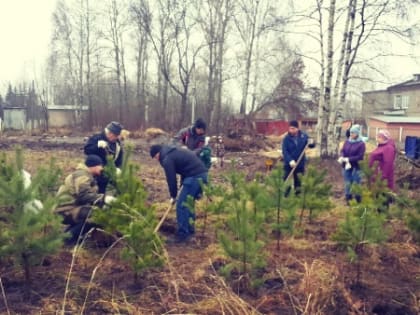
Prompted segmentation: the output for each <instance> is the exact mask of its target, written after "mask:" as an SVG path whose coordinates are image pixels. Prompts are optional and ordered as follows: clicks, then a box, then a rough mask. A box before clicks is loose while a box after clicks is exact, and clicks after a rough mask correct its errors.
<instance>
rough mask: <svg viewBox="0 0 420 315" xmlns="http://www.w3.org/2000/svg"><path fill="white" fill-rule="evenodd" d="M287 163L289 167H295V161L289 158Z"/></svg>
mask: <svg viewBox="0 0 420 315" xmlns="http://www.w3.org/2000/svg"><path fill="white" fill-rule="evenodd" d="M289 165H290V167H291V168H295V167H296V161H295V160H291V161H290V162H289Z"/></svg>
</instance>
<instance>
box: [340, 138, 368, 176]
mask: <svg viewBox="0 0 420 315" xmlns="http://www.w3.org/2000/svg"><path fill="white" fill-rule="evenodd" d="M365 151H366V145H365V143H364V142H363V140H362V139H361V138H360V139H359V140H357V141H351V140H346V142H344V145H343V148H342V149H341V155H342V156H343V157H346V158H349V162H350V164H351V168H352V169H357V170H358V169H360V166H359V161H362V160H363V158H364V156H365ZM343 167H344V165H343Z"/></svg>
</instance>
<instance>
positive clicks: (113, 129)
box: [84, 121, 123, 194]
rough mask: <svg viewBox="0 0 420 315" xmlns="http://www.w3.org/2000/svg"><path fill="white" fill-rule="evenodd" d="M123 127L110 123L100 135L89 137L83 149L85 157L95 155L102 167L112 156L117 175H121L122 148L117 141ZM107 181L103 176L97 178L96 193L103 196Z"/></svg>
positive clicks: (113, 122)
mask: <svg viewBox="0 0 420 315" xmlns="http://www.w3.org/2000/svg"><path fill="white" fill-rule="evenodd" d="M122 129H123V126H122V125H121V124H120V123H119V122H116V121H112V122H110V123H109V124H108V125H107V126H106V127H105V129H104V131H102V132H101V133H98V134H94V135H93V136H91V137H90V138H89V139H88V141H87V143H86V145H85V147H84V152H85V154H86V155H91V154H93V155H97V156H99V157H100V158H101V160H102V162H103V165H106V164H107V162H108V161H107V157H108V156H112V159H113V160H114V163H115V167H116V168H117V175H118V174H119V173H121V170H120V167H121V165H122V162H123V148H122V146H121V142H120V140H119V136H120V134H121V130H122ZM108 181H109V179H108V178H107V177H106V176H105V175H103V174H102V175H101V176H99V177H98V178H97V180H96V182H97V183H98V188H99V190H98V192H99V193H100V194H104V193H105V191H106V186H107V185H108Z"/></svg>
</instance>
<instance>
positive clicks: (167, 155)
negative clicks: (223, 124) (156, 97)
mask: <svg viewBox="0 0 420 315" xmlns="http://www.w3.org/2000/svg"><path fill="white" fill-rule="evenodd" d="M150 156H151V157H152V158H153V159H156V160H158V161H159V163H160V165H161V166H162V167H163V169H164V171H165V175H166V182H167V183H168V188H169V194H170V197H171V199H170V202H171V204H175V203H176V218H177V225H178V229H177V234H176V238H175V241H176V242H185V241H188V239H189V238H190V237H191V236H192V235H193V234H194V220H195V214H194V213H193V212H192V211H190V209H188V207H187V206H186V205H185V204H184V203H185V202H186V201H187V198H188V196H191V197H193V198H194V200H197V199H198V198H199V197H200V196H201V193H202V191H201V185H200V183H201V182H202V183H204V184H206V183H207V168H206V167H205V165H204V164H203V162H202V161H201V160H200V158H199V157H198V156H197V155H195V154H194V152H192V151H190V150H186V149H182V148H178V147H176V146H171V145H152V146H151V147H150ZM177 174H179V175H180V176H181V185H182V189H181V190H180V192H179V195H178V185H177V178H176V175H177ZM177 195H178V199H177Z"/></svg>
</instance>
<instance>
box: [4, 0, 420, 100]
mask: <svg viewBox="0 0 420 315" xmlns="http://www.w3.org/2000/svg"><path fill="white" fill-rule="evenodd" d="M55 3H56V0H0V40H1V52H0V94H1V95H3V96H4V94H5V92H6V89H7V86H8V83H9V82H12V84H15V83H17V82H22V81H23V80H26V81H28V80H31V79H32V78H39V76H40V72H41V71H40V69H41V67H42V65H43V63H44V62H45V59H46V57H47V55H48V47H49V41H50V36H51V26H52V23H51V15H52V12H53V10H54V8H55ZM391 44H392V43H390V45H391ZM416 48H418V47H416ZM412 49H413V48H410V49H409V51H408V52H406V53H407V54H408V53H412V54H413V53H414V54H417V55H419V54H420V53H419V52H414V51H412ZM395 53H397V54H398V53H399V54H402V53H404V52H402V51H401V46H400V45H398V47H395ZM306 62H307V68H306V70H307V71H308V72H309V74H307V75H306V77H307V78H308V79H309V78H310V77H311V75H310V74H311V73H312V74H316V73H317V72H318V69H312V71H311V69H310V67H311V65H310V62H308V61H306ZM381 68H382V69H383V70H384V72H386V73H387V74H389V76H388V78H384V81H387V82H386V83H389V84H394V83H397V82H401V81H402V80H406V79H410V78H411V76H412V74H413V73H420V63H419V61H418V60H417V62H416V61H413V60H409V59H407V58H390V59H389V60H387V61H383V66H381ZM314 77H317V75H316V76H314ZM378 87H379V88H383V87H385V86H383V87H381V86H378Z"/></svg>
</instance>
